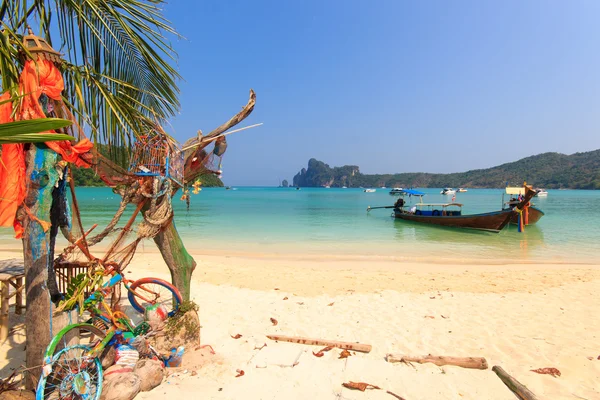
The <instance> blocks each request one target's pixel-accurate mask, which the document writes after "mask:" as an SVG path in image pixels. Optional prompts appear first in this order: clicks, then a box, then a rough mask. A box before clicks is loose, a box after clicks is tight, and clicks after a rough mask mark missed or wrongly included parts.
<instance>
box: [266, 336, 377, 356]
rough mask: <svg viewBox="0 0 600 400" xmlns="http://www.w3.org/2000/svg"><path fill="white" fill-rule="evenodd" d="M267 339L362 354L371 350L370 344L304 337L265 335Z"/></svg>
mask: <svg viewBox="0 0 600 400" xmlns="http://www.w3.org/2000/svg"><path fill="white" fill-rule="evenodd" d="M267 337H268V338H269V339H271V340H278V341H280V342H291V343H300V344H308V345H312V346H331V347H337V348H339V349H347V350H354V351H362V352H364V353H368V352H370V351H371V348H372V346H371V345H370V344H361V343H350V342H339V341H337V340H323V339H310V338H305V337H298V336H282V335H267Z"/></svg>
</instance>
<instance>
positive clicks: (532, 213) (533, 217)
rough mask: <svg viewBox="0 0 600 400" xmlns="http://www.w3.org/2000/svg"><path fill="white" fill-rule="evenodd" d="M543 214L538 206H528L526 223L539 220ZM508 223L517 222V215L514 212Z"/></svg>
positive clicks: (531, 223) (533, 222)
mask: <svg viewBox="0 0 600 400" xmlns="http://www.w3.org/2000/svg"><path fill="white" fill-rule="evenodd" d="M543 216H544V212H543V211H542V210H540V209H539V208H535V207H529V215H528V216H527V219H528V224H527V225H533V224H535V223H537V222H538V221H539V220H540V218H542V217H543ZM510 223H511V224H518V223H519V215H518V214H516V213H515V214H514V215H513V216H512V217H511V218H510Z"/></svg>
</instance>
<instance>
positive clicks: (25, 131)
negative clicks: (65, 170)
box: [0, 118, 75, 144]
mask: <svg viewBox="0 0 600 400" xmlns="http://www.w3.org/2000/svg"><path fill="white" fill-rule="evenodd" d="M71 123H72V122H71V121H69V120H66V119H60V118H39V119H30V120H24V121H15V122H7V123H4V124H0V144H6V143H39V142H50V141H56V140H74V139H75V138H74V137H72V136H69V135H64V134H62V133H55V134H44V133H40V132H47V131H51V130H57V129H61V128H65V127H67V126H70V125H71Z"/></svg>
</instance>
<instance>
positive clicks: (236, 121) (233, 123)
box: [182, 89, 256, 159]
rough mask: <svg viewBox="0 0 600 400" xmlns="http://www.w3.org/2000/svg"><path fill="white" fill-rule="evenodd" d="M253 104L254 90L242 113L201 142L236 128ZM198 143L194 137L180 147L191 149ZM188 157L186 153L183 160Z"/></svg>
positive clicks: (249, 111)
mask: <svg viewBox="0 0 600 400" xmlns="http://www.w3.org/2000/svg"><path fill="white" fill-rule="evenodd" d="M254 104H256V93H254V90H252V89H250V98H249V99H248V103H247V104H246V105H245V106H244V107H243V108H242V111H240V112H239V113H237V114H235V115H234V116H233V117H231V118H230V119H229V121H227V122H225V123H224V124H222V125H221V126H219V127H218V128H217V129H215V130H213V131H211V132H210V133H209V134H207V135H206V136H204V138H203V141H207V139H210V138H212V137H215V136H218V135H220V134H221V133H223V132H225V131H226V130H228V129H231V128H233V127H234V126H236V125H237V124H239V123H240V122H242V121H243V120H244V119H246V117H247V116H248V115H250V113H252V110H254ZM199 143H200V140H199V138H198V137H194V138H191V139H188V140H187V141H186V142H185V143H184V144H183V146H182V147H183V148H184V149H185V148H191V147H192V146H194V145H196V144H199ZM188 157H189V154H187V152H186V156H185V158H186V159H187V158H188Z"/></svg>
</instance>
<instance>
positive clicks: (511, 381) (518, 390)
mask: <svg viewBox="0 0 600 400" xmlns="http://www.w3.org/2000/svg"><path fill="white" fill-rule="evenodd" d="M492 371H494V372H495V373H496V375H498V378H500V379H501V380H502V382H504V384H505V385H506V386H508V388H509V389H510V390H511V391H512V392H513V393H514V394H515V396H517V397H518V398H519V399H521V400H537V397H536V396H535V394H533V393H531V391H530V390H529V389H527V387H526V386H525V385H523V384H521V383H520V382H519V381H518V380H516V379H515V378H513V377H512V376H510V375H509V374H508V373H507V372H506V371H505V370H503V369H502V367H500V366H499V365H494V367H493V368H492Z"/></svg>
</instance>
